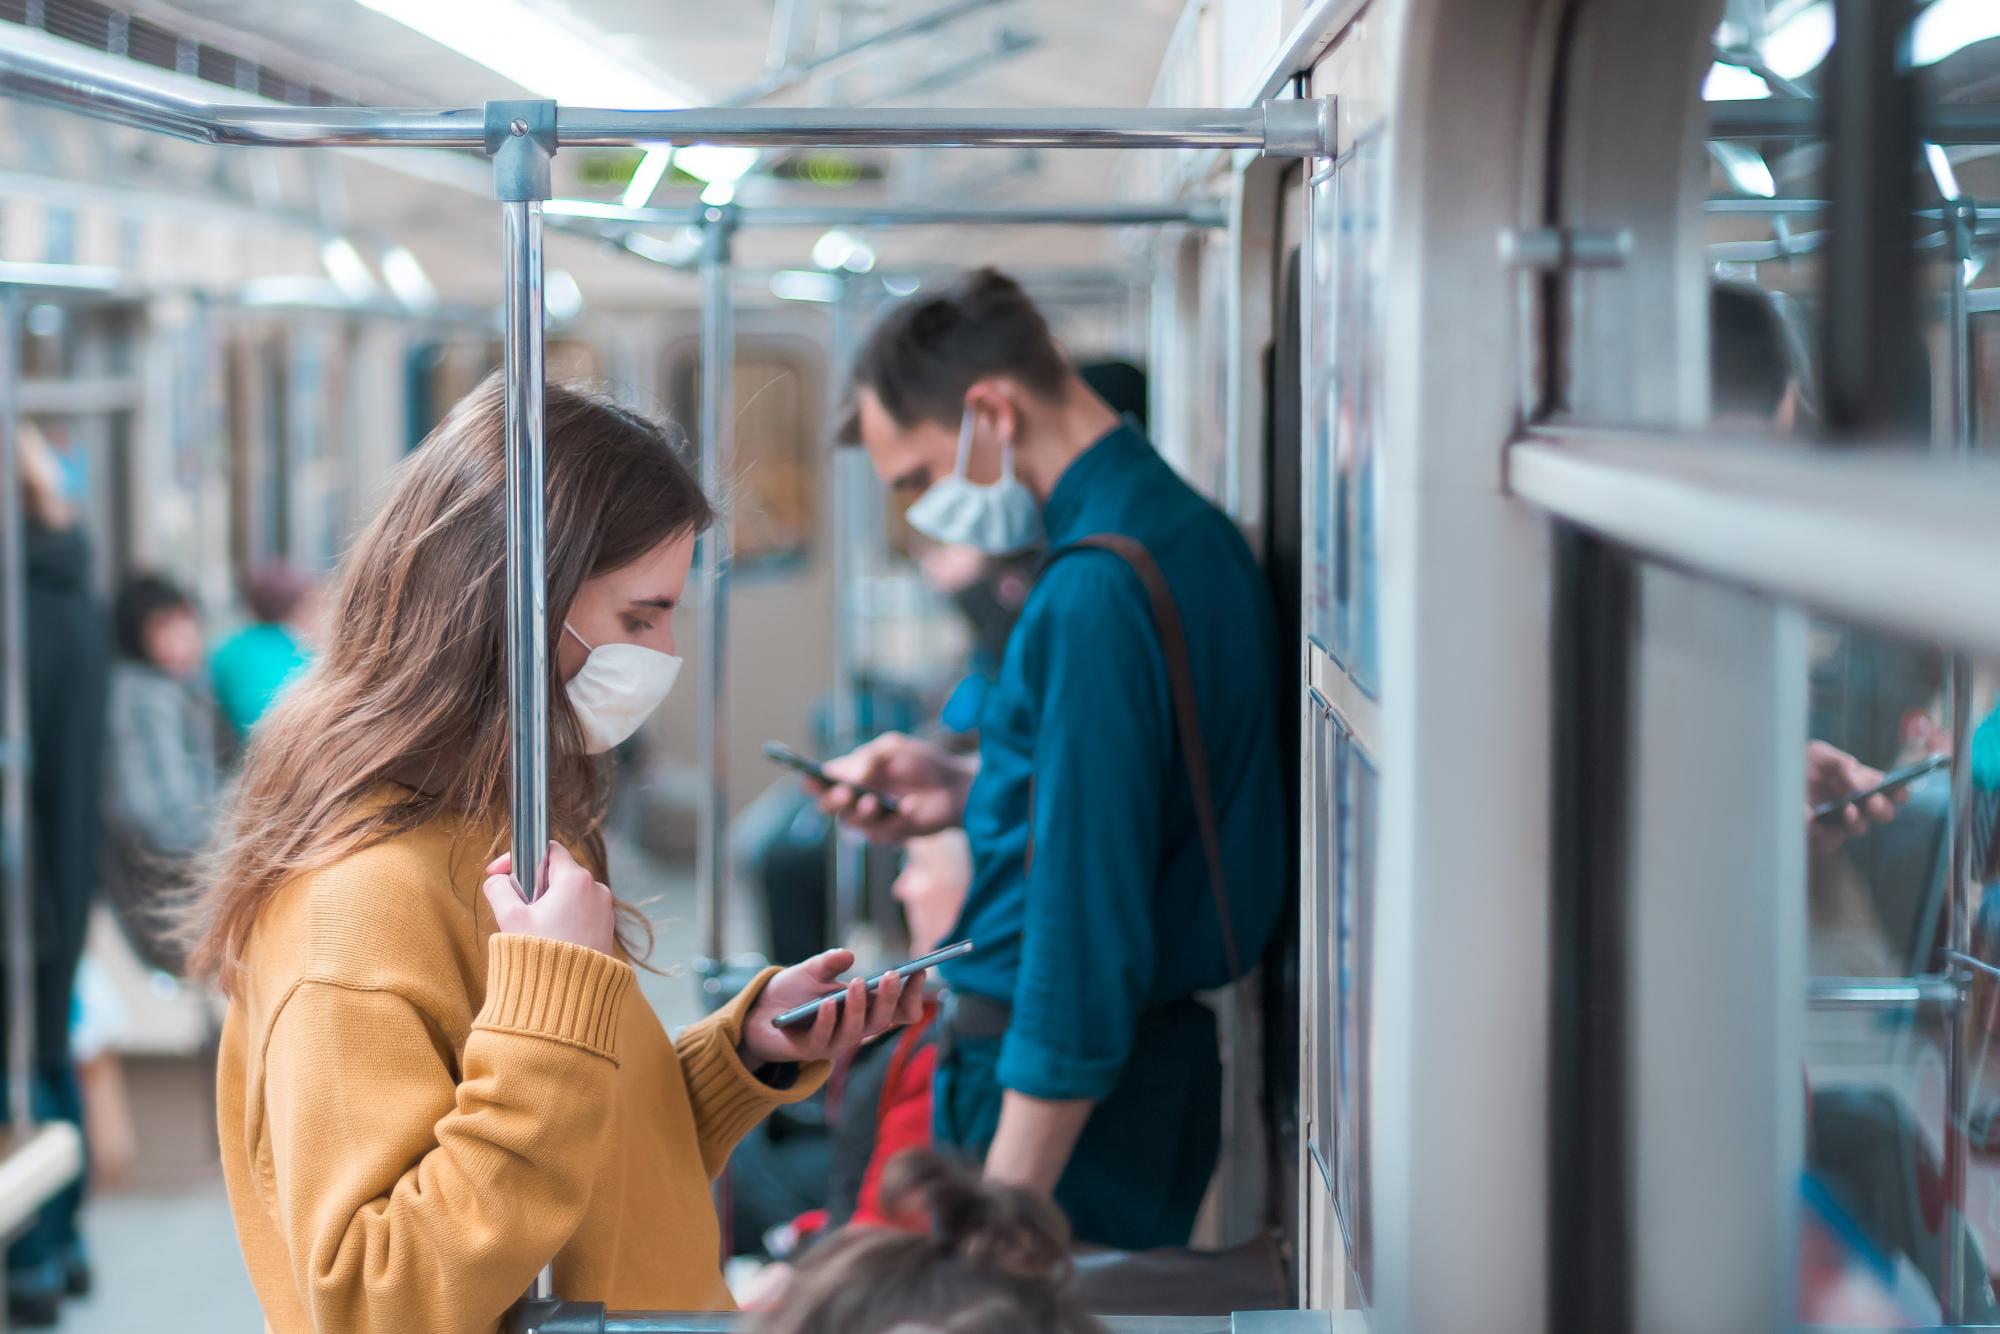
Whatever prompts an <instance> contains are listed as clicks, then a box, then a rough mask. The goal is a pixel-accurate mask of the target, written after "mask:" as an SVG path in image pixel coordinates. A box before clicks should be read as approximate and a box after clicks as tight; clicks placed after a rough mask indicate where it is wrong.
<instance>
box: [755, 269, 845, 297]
mask: <svg viewBox="0 0 2000 1334" xmlns="http://www.w3.org/2000/svg"><path fill="white" fill-rule="evenodd" d="M771 295H772V296H774V297H777V298H778V299H779V300H780V301H819V302H833V301H838V300H840V279H838V278H836V277H834V276H833V275H832V274H830V273H815V272H813V271H812V270H811V269H779V270H778V271H777V272H776V273H774V274H772V275H771Z"/></svg>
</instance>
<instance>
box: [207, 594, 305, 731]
mask: <svg viewBox="0 0 2000 1334" xmlns="http://www.w3.org/2000/svg"><path fill="white" fill-rule="evenodd" d="M243 601H244V604H245V605H246V606H247V607H248V609H249V611H250V616H251V621H250V624H248V625H246V626H244V627H243V628H242V629H241V630H238V631H237V632H236V633H235V634H233V635H231V636H229V638H227V639H225V640H224V641H223V642H222V645H221V647H219V648H217V649H216V651H215V656H214V657H213V658H211V659H210V660H209V677H210V679H211V680H212V681H213V682H214V683H215V702H216V704H217V705H218V706H219V707H220V708H221V710H222V716H223V717H225V718H227V719H228V720H229V725H230V726H231V727H232V728H234V729H235V732H236V736H237V738H238V739H239V740H241V739H243V738H245V737H248V736H249V735H250V729H251V728H252V727H254V726H255V725H256V723H257V720H258V719H259V718H261V717H263V716H264V710H265V709H267V708H269V707H270V706H271V701H272V700H274V699H276V698H277V697H278V692H279V691H281V690H283V689H284V688H285V686H286V685H288V684H289V683H290V682H291V680H292V678H293V677H295V676H297V675H298V674H299V673H300V672H302V671H304V670H305V667H306V664H308V663H309V662H311V661H312V655H311V653H310V651H309V649H308V638H307V635H306V634H305V632H304V629H303V627H305V626H308V625H310V624H311V621H312V616H313V611H314V608H315V605H316V603H317V598H316V596H315V592H314V589H313V586H312V583H311V581H309V580H308V579H306V578H305V577H304V576H303V575H301V574H299V573H298V572H297V571H296V570H293V569H291V568H290V567H288V566H283V565H267V566H262V567H260V568H258V569H255V570H252V571H251V572H250V574H249V576H248V577H247V578H245V579H244V581H243Z"/></svg>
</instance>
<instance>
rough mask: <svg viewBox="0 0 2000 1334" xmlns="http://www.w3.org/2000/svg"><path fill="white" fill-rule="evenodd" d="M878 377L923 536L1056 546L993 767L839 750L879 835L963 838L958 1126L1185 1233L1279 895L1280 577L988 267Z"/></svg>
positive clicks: (1002, 548)
mask: <svg viewBox="0 0 2000 1334" xmlns="http://www.w3.org/2000/svg"><path fill="white" fill-rule="evenodd" d="M855 385H856V391H857V393H856V399H857V412H856V417H855V427H856V430H857V432H858V435H859V438H860V441H861V443H862V444H863V445H864V446H865V447H866V448H867V450H868V454H869V457H870V460H871V462H872V463H873V464H874V466H875V470H876V473H877V474H878V475H879V476H880V477H881V478H882V480H883V481H884V482H885V483H887V484H888V485H889V487H890V488H891V489H892V490H893V491H895V492H896V493H897V494H899V495H902V496H904V497H906V498H909V499H911V500H912V502H913V503H912V504H911V506H910V511H909V518H910V522H911V524H912V525H913V526H914V527H915V528H916V529H917V530H918V531H919V532H921V533H924V534H926V535H927V536H929V537H931V538H932V539H934V540H936V541H940V542H946V543H953V544H958V545H966V546H974V547H978V548H980V549H981V550H983V551H986V552H987V553H989V554H992V555H1007V554H1011V553H1015V552H1019V551H1022V550H1024V549H1026V548H1029V547H1031V546H1034V545H1035V544H1036V543H1038V542H1042V541H1044V540H1046V542H1047V544H1048V546H1049V548H1050V550H1051V558H1050V563H1049V564H1048V565H1047V566H1046V567H1045V569H1044V572H1043V573H1042V575H1041V578H1040V580H1039V581H1038V582H1037V583H1036V585H1035V587H1034V591H1033V592H1032V593H1031V594H1030V595H1029V597H1028V599H1027V604H1026V606H1025V607H1024V608H1023V610H1022V614H1021V617H1020V620H1019V622H1018V624H1017V625H1016V626H1015V627H1014V630H1013V633H1012V635H1011V637H1010V638H1009V640H1008V643H1007V649H1006V654H1005V658H1004V661H1003V663H1002V666H1001V669H1000V674H999V678H998V680H997V681H996V682H995V684H994V686H993V688H992V689H991V690H990V691H989V692H988V694H987V698H986V700H985V703H984V705H983V707H982V709H981V712H980V717H979V755H978V759H977V761H976V762H974V761H970V760H966V759H961V758H960V757H957V756H954V755H951V754H948V753H947V752H945V751H943V750H942V749H940V748H938V747H936V746H933V745H930V744H927V743H924V742H919V741H916V740H913V739H911V738H909V737H904V736H895V735H891V736H886V737H882V738H878V739H877V740H875V741H873V742H870V743H869V744H868V745H866V746H863V747H862V748H861V749H859V750H858V751H856V752H854V753H853V754H852V755H849V756H846V757H844V758H842V759H840V760H836V761H834V762H833V763H832V764H830V765H829V766H828V768H829V769H830V770H831V771H832V772H833V773H834V774H835V775H836V776H837V777H839V778H841V779H843V780H845V781H846V782H851V783H860V784H866V785H869V786H873V787H881V788H886V789H887V790H889V791H891V792H893V793H895V794H896V796H897V797H898V799H899V801H900V803H901V805H900V808H899V812H898V813H896V814H890V813H888V812H885V811H883V810H882V809H881V808H880V807H879V804H878V803H877V802H876V801H875V800H874V799H873V798H871V797H859V798H857V795H856V792H855V791H854V789H852V788H848V787H844V786H843V787H836V788H834V789H832V790H831V791H829V792H827V793H826V794H824V797H823V804H824V805H825V807H826V809H828V810H829V811H830V812H833V813H836V814H839V815H840V816H842V818H844V819H847V820H849V821H850V822H851V823H853V824H855V825H856V826H857V827H859V828H861V829H862V830H864V831H865V832H867V833H868V834H869V835H871V836H872V837H877V838H883V839H890V840H896V841H902V840H907V839H909V838H912V837H915V836H918V835H921V834H929V833H935V832H937V831H939V830H941V829H946V828H950V827H952V826H956V825H960V824H962V825H963V827H964V829H965V832H966V835H967V837H968V838H969V840H970V844H971V849H972V864H973V880H972V888H971V892H970V894H969V896H968V898H967V901H966V905H965V909H964V911H963V912H962V913H961V915H960V917H959V921H958V923H957V925H956V927H954V929H953V934H954V935H957V936H963V937H966V938H968V939H971V940H973V941H974V942H975V943H976V944H977V946H978V949H977V952H976V953H974V954H973V955H971V956H969V957H968V958H966V959H964V960H961V961H959V962H958V963H956V964H952V965H947V967H946V968H945V970H944V971H945V973H946V976H947V980H948V981H949V982H950V984H951V987H952V1003H951V1006H950V1007H949V1011H948V1013H947V1015H946V1016H945V1020H944V1023H945V1027H946V1032H947V1042H946V1046H947V1051H946V1054H945V1055H944V1056H942V1057H941V1058H940V1060H939V1067H938V1077H937V1081H936V1084H935V1090H934V1091H935V1109H934V1110H935V1117H934V1128H935V1131H936V1134H937V1138H938V1141H939V1142H940V1143H941V1144H947V1145H951V1146H954V1147H956V1148H959V1149H962V1150H965V1151H967V1152H969V1153H971V1154H973V1155H975V1156H977V1157H980V1158H983V1159H984V1161H985V1164H986V1172H987V1175H988V1176H989V1177H991V1178H994V1179H997V1180H1001V1181H1007V1182H1013V1183H1017V1184H1022V1185H1026V1186H1030V1187H1032V1188H1034V1189H1036V1190H1041V1191H1046V1192H1052V1193H1053V1194H1054V1196H1055V1198H1056V1200H1057V1202H1058V1203H1060V1204H1061V1205H1062V1206H1063V1208H1064V1209H1065V1210H1066V1211H1067V1212H1068V1214H1069V1216H1070V1219H1071V1221H1072V1223H1073V1224H1074V1225H1075V1227H1076V1230H1077V1234H1078V1236H1079V1237H1081V1238H1082V1239H1084V1240H1086V1241H1089V1242H1093V1243H1097V1244H1100V1245H1105V1246H1111V1247H1115V1248H1120V1249H1144V1248H1148V1247H1155V1246H1167V1245H1179V1244H1184V1243H1185V1242H1186V1241H1187V1239H1188V1237H1189V1234H1190V1231H1191V1229H1192V1227H1193V1224H1194V1219H1195V1213H1196V1210H1197V1208H1198V1206H1199V1205H1200V1202H1201V1199H1202V1196H1203V1194H1204V1192H1205V1191H1206V1189H1207V1187H1208V1182H1209V1178H1210V1176H1211V1174H1212V1173H1213V1170H1214V1167H1215V1163H1216V1159H1217V1151H1218V1147H1219V1139H1220V1133H1221V1124H1220V1122H1221V1082H1222V1081H1221V1069H1220V1063H1219V1059H1218V1051H1217V1039H1216V1023H1215V1017H1214V1015H1213V1014H1212V1013H1211V1012H1210V1011H1209V1010H1208V1009H1207V1008H1206V1007H1205V1006H1204V1005H1203V1004H1202V1003H1201V1002H1200V1001H1199V1000H1198V999H1197V997H1196V993H1198V992H1201V991H1204V990H1207V989H1210V988H1214V987H1218V986H1221V985H1223V984H1225V983H1227V982H1229V981H1231V980H1232V979H1233V978H1234V977H1235V976H1237V975H1239V974H1240V973H1241V972H1242V971H1244V970H1246V969H1247V968H1248V967H1249V966H1251V965H1253V964H1254V963H1255V962H1256V960H1257V958H1258V957H1259V955H1260V954H1261V953H1262V950H1263V947H1264V945H1265V942H1266V941H1267V940H1268V938H1269V935H1270V932H1271V930H1272V928H1273V926H1274V924H1275V922H1276V919H1277V915H1278V912H1279V909H1280V906H1281V900H1282V899H1283V897H1284V892H1285V891H1284V885H1283V882H1284V866H1285V858H1284V852H1283V846H1282V844H1283V840H1284V829H1285V813H1284V810H1283V802H1282V798H1281V796H1280V792H1281V785H1280V778H1279V772H1278V763H1279V762H1278V749H1277V730H1276V720H1275V715H1274V706H1273V703H1272V699H1271V693H1270V689H1269V683H1270V681H1271V680H1272V679H1273V677H1272V673H1273V671H1274V670H1275V668H1274V666H1273V664H1274V663H1275V660H1276V659H1275V656H1274V655H1275V653H1276V647H1275V642H1274V641H1275V633H1276V632H1275V628H1274V620H1273V616H1272V612H1271V608H1270V604H1269V594H1268V591H1267V588H1266V584H1265V582H1264V579H1263V576H1262V574H1261V572H1260V571H1259V570H1258V568H1257V565H1256V562H1255V560H1254V558H1253V557H1252V556H1251V554H1250V551H1249V548H1248V546H1247V545H1246V544H1245V543H1244V541H1243V538H1242V536H1241V534H1240V533H1239V532H1238V531H1237V529H1236V526H1235V525H1234V524H1233V523H1232V522H1230V520H1229V518H1228V516H1226V515H1224V514H1223V513H1222V512H1221V511H1220V510H1218V509H1216V508H1215V507H1214V506H1212V505H1210V504H1209V503H1208V502H1207V501H1206V500H1204V499H1202V498H1201V497H1200V496H1199V495H1198V494H1196V493H1195V492H1194V491H1193V490H1192V489H1191V488H1189V487H1188V486H1187V485H1186V483H1184V482H1183V481H1182V480H1181V479H1180V477H1179V476H1178V475H1177V474H1176V473H1175V472H1174V470H1173V469H1172V467H1170V466H1169V465H1168V464H1167V463H1166V461H1165V460H1163V459H1162V458H1160V456H1159V455H1158V454H1157V453H1155V452H1154V450H1153V448H1152V446H1151V445H1150V444H1149V443H1148V442H1147V440H1146V439H1145V437H1143V436H1141V435H1140V434H1139V433H1138V432H1137V431H1135V430H1134V429H1133V428H1132V426H1131V425H1130V423H1129V422H1127V421H1125V420H1124V419H1121V418H1120V417H1119V416H1118V415H1117V414H1116V413H1114V412H1112V411H1111V409H1110V408H1109V407H1107V406H1106V405H1105V403H1104V402H1103V400H1101V399H1100V398H1098V397H1097V395H1096V394H1094V393H1092V392H1091V390H1090V389H1089V387H1088V386H1086V385H1085V384H1084V383H1083V382H1082V381H1081V380H1080V379H1079V378H1078V377H1077V376H1076V374H1075V373H1074V372H1073V371H1072V370H1071V369H1070V367H1069V365H1068V363H1067V362H1066V361H1065V360H1064V358H1063V355H1062V352H1061V350H1060V349H1059V348H1058V346H1057V345H1056V342H1055V340H1054V338H1053V337H1052V336H1051V335H1050V333H1049V329H1048V325H1047V324H1046V322H1045V321H1044V320H1043V319H1042V316H1041V313H1040V312H1039V311H1037V310H1036V309H1035V307H1034V305H1033V304H1032V303H1031V302H1030V301H1029V300H1028V298H1027V297H1026V295H1025V294H1024V293H1023V292H1022V291H1021V289H1020V287H1018V286H1017V285H1016V284H1015V283H1014V282H1013V281H1012V280H1010V279H1008V278H1006V277H1004V276H1002V275H1000V274H998V273H995V272H993V271H992V270H990V269H989V270H982V271H980V272H978V273H975V274H972V275H969V276H968V277H967V278H966V279H965V280H964V281H962V282H961V283H960V284H959V285H958V286H957V287H955V288H953V289H950V290H948V291H946V292H944V293H942V294H941V295H938V296H934V297H925V298H917V299H913V300H912V301H910V302H907V303H905V304H904V305H902V306H900V307H898V308H896V309H895V310H893V311H892V312H891V313H890V314H889V315H888V316H887V317H886V318H885V319H884V320H883V322H882V323H881V324H880V325H879V326H878V327H877V329H876V330H875V331H874V333H873V334H872V335H871V336H870V338H869V340H868V343H867V345H866V346H865V347H864V348H863V350H862V353H861V356H860V359H859V363H858V366H857V370H856V375H855ZM1106 544H1108V546H1109V548H1110V549H1107V548H1106ZM1162 607H1163V608H1165V609H1167V610H1166V611H1164V612H1156V608H1162ZM1162 615H1171V616H1172V617H1173V618H1174V619H1175V620H1177V621H1178V622H1179V623H1181V624H1182V625H1184V627H1185V650H1184V652H1183V651H1182V649H1181V646H1180V644H1179V643H1178V642H1176V641H1172V640H1170V639H1169V637H1168V635H1167V634H1166V631H1165V629H1164V627H1163V624H1162V622H1161V616H1162ZM1184 705H1185V706H1188V707H1190V708H1191V709H1192V713H1193V717H1192V718H1191V719H1184V718H1183V716H1182V709H1183V706H1184ZM1202 758H1205V760H1206V764H1205V765H1201V764H1200V763H1199V761H1200V759H1202ZM1203 798H1207V799H1208V801H1209V802H1210V803H1212V809H1213V811H1214V815H1215V821H1214V832H1215V835H1216V844H1217V846H1216V847H1215V849H1214V852H1215V860H1217V861H1219V862H1220V863H1221V865H1220V866H1219V867H1216V868H1214V869H1213V870H1212V868H1211V861H1210V855H1209V854H1210V851H1211V849H1210V847H1209V845H1208V839H1207V838H1206V837H1205V833H1206V832H1207V825H1206V822H1205V821H1204V820H1203V818H1202V813H1203V811H1204V809H1205V806H1204V802H1203V800H1202V799H1203ZM1031 849H1032V856H1031ZM1216 871H1219V872H1220V874H1216V873H1215V872H1216ZM1223 901H1227V903H1228V905H1229V906H1228V909H1227V911H1226V913H1225V912H1223V911H1222V910H1221V909H1220V908H1219V904H1220V903H1221V902H1223ZM1232 947H1233V948H1232Z"/></svg>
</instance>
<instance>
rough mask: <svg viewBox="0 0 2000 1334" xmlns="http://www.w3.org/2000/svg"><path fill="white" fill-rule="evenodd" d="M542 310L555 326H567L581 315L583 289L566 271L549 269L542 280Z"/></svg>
mask: <svg viewBox="0 0 2000 1334" xmlns="http://www.w3.org/2000/svg"><path fill="white" fill-rule="evenodd" d="M542 309H543V310H544V311H545V312H547V314H548V317H549V319H550V320H551V321H552V322H554V323H556V324H568V323H569V322H570V321H571V320H573V319H575V318H576V317H577V316H579V315H581V314H583V289H582V288H581V287H578V286H577V285H576V278H575V277H574V276H573V275H572V274H571V273H570V271H569V270H568V269H550V270H549V274H548V277H546V278H544V279H543V280H542Z"/></svg>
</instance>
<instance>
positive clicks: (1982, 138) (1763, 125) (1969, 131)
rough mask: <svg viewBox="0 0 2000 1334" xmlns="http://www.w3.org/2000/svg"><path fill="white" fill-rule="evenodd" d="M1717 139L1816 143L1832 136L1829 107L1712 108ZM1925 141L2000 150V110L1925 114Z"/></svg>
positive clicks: (1761, 102) (1767, 101)
mask: <svg viewBox="0 0 2000 1334" xmlns="http://www.w3.org/2000/svg"><path fill="white" fill-rule="evenodd" d="M1707 106H1708V125H1709V136H1710V137H1711V138H1715V139H1811V138H1817V137H1818V136H1820V135H1822V134H1824V133H1826V107H1825V105H1824V104H1823V103H1821V102H1819V101H1818V100H1817V99H1814V98H1809V97H1759V98H1744V99H1740V100H1723V101H1715V102H1710V103H1708V104H1707ZM1918 119H1919V122H1920V124H1921V125H1922V127H1923V135H1924V137H1925V138H1926V139H1928V140H1930V141H1931V142H1932V143H1937V144H2000V106H1994V105H1991V104H1987V105H1959V106H1937V105H1931V106H1927V107H1924V108H1922V109H1921V110H1920V111H1919V113H1918Z"/></svg>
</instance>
